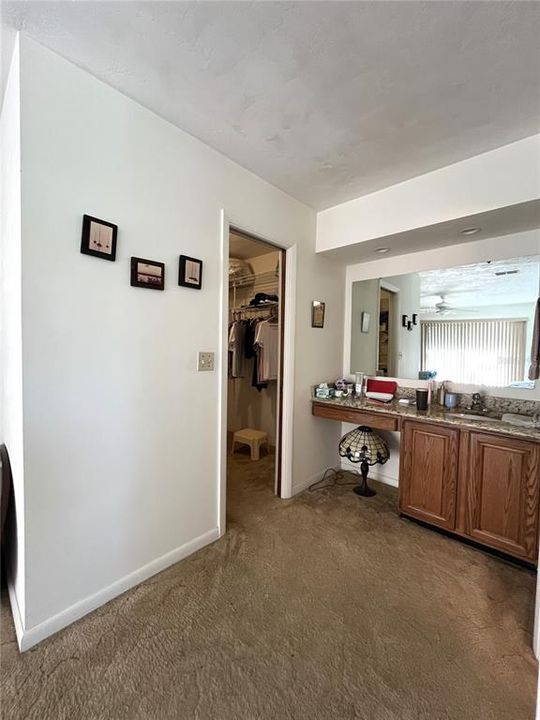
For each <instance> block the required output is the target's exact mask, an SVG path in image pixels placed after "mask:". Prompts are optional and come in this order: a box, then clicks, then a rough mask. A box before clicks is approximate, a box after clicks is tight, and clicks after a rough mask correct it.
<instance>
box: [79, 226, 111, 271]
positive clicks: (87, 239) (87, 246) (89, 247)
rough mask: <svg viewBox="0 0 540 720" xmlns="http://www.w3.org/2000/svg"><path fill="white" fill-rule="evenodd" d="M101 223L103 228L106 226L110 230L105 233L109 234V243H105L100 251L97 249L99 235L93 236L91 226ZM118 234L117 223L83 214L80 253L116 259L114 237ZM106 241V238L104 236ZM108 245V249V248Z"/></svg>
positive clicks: (104, 258) (93, 230)
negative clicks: (103, 248)
mask: <svg viewBox="0 0 540 720" xmlns="http://www.w3.org/2000/svg"><path fill="white" fill-rule="evenodd" d="M96 225H101V226H102V227H103V228H108V229H109V230H112V232H108V233H106V235H108V236H109V238H108V240H109V241H110V245H108V244H105V245H103V247H105V248H107V249H106V250H104V251H102V250H99V247H100V246H101V243H100V238H99V236H98V237H96V236H95V234H94V233H95V228H94V227H93V226H96ZM117 236H118V225H115V224H114V223H110V222H107V221H106V220H100V219H99V218H96V217H93V216H92V215H83V224H82V234H81V253H83V255H92V256H93V257H98V258H101V259H102V260H111V261H112V262H114V261H115V260H116V239H117ZM105 242H107V238H105ZM109 247H110V250H109V249H108V248H109Z"/></svg>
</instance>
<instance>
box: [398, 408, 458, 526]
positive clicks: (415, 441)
mask: <svg viewBox="0 0 540 720" xmlns="http://www.w3.org/2000/svg"><path fill="white" fill-rule="evenodd" d="M458 462H459V430H456V429H454V428H448V427H441V426H439V425H437V424H436V423H426V422H405V423H404V424H403V430H402V435H401V470H400V482H399V509H400V511H401V512H402V513H405V514H407V515H412V516H413V517H415V518H418V519H419V520H424V521H425V522H429V523H431V524H432V525H438V526H439V527H442V528H445V529H447V530H453V529H454V528H455V523H456V497H457V481H458Z"/></svg>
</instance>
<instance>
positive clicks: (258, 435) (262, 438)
mask: <svg viewBox="0 0 540 720" xmlns="http://www.w3.org/2000/svg"><path fill="white" fill-rule="evenodd" d="M237 443H238V444H240V445H249V447H250V450H251V459H252V460H258V459H259V457H260V449H261V445H266V451H267V452H268V433H265V432H263V431H262V430H252V429H251V428H244V429H243V430H238V431H237V432H235V433H234V435H233V441H232V451H231V455H234V451H235V450H236V445H237Z"/></svg>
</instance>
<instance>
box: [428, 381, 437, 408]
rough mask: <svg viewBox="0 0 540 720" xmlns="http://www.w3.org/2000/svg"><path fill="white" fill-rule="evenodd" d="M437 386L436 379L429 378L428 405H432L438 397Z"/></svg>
mask: <svg viewBox="0 0 540 720" xmlns="http://www.w3.org/2000/svg"><path fill="white" fill-rule="evenodd" d="M436 386H437V383H436V382H435V380H429V381H428V384H427V391H428V405H431V403H433V402H435V399H436V397H437V396H436V394H435V393H436Z"/></svg>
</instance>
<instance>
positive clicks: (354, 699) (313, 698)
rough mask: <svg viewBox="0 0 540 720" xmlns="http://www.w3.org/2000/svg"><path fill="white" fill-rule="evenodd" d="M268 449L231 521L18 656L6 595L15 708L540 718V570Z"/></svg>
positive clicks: (6, 709) (84, 712) (7, 681)
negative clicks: (310, 480)
mask: <svg viewBox="0 0 540 720" xmlns="http://www.w3.org/2000/svg"><path fill="white" fill-rule="evenodd" d="M270 466H271V458H264V459H263V460H261V461H260V462H259V463H253V464H252V463H251V462H250V460H249V459H248V458H247V457H246V456H238V457H237V459H236V460H235V461H234V472H233V473H232V475H233V477H232V478H231V481H230V493H229V499H230V503H229V515H230V524H229V532H228V533H227V535H226V537H224V538H223V539H222V540H220V541H219V542H217V543H215V544H214V545H212V546H211V547H209V548H206V549H204V550H202V551H201V552H199V553H197V554H196V555H195V556H193V557H191V558H189V559H188V560H186V561H184V562H182V563H179V564H178V565H176V566H175V567H173V568H171V569H169V570H167V571H165V572H163V573H161V574H160V575H158V576H156V577H154V578H152V579H151V580H149V581H148V582H145V583H144V584H142V585H141V586H139V587H138V588H136V589H135V590H132V591H130V592H128V593H126V594H125V595H123V596H122V597H120V598H118V599H117V600H115V601H113V602H111V603H109V604H108V605H106V606H105V607H103V608H101V609H100V610H98V611H96V612H94V613H93V614H92V615H90V616H88V617H87V618H85V619H83V620H81V621H80V622H78V623H76V624H75V625H74V626H71V627H70V628H68V629H66V630H64V631H63V632H61V633H59V634H58V635H56V636H55V637H52V638H49V639H48V640H46V641H45V642H43V643H42V644H41V645H38V646H37V647H35V648H34V649H32V650H30V651H28V652H27V653H25V654H24V655H22V656H21V655H19V654H18V651H17V648H16V644H15V638H14V632H13V628H12V624H11V617H10V615H9V609H8V604H7V598H6V597H5V595H4V597H3V599H2V658H1V672H2V675H1V682H2V688H1V689H2V717H4V718H9V719H10V720H16V719H19V718H20V719H21V720H22V719H23V718H24V720H49V719H51V720H64V719H65V720H84V719H85V718H92V719H93V720H94V719H97V718H103V719H107V720H120V719H123V718H129V719H130V720H133V719H138V718H141V719H142V718H145V719H146V718H160V719H161V718H164V719H169V718H171V719H174V720H187V719H191V718H193V719H201V720H203V719H204V720H257V719H259V718H260V719H264V720H286V719H288V718H291V719H294V720H304V719H306V720H307V719H309V720H312V719H317V718H321V719H323V718H324V719H325V720H342V719H343V720H344V719H349V718H350V719H351V720H352V719H353V718H356V719H357V718H362V719H365V720H383V719H384V720H387V719H388V720H389V719H392V720H443V719H451V720H468V719H469V718H470V719H471V720H487V719H488V718H489V719H490V720H532V718H533V717H534V696H535V685H536V671H537V666H536V662H535V660H534V658H533V654H532V651H531V649H530V644H531V629H532V608H533V599H534V585H535V577H534V575H533V574H532V573H531V572H529V571H527V570H522V569H520V568H516V567H513V566H511V565H508V564H505V563H503V562H501V561H500V560H497V559H495V558H492V557H490V556H488V555H486V554H484V553H482V552H481V551H477V550H474V549H472V548H470V547H467V546H465V545H463V544H461V543H459V542H457V541H455V540H450V539H447V538H445V537H442V536H441V535H439V534H437V533H434V532H432V531H430V530H427V529H425V528H422V527H419V526H418V525H415V524H413V523H411V522H409V521H406V520H400V519H399V518H398V516H397V515H396V511H395V495H394V492H393V491H392V490H390V489H386V488H384V487H381V486H377V489H378V490H379V494H378V495H377V496H376V497H374V498H370V499H359V498H357V497H356V496H355V495H353V494H352V493H351V492H350V490H347V489H339V490H328V491H324V492H322V493H317V494H315V493H313V494H309V493H304V494H303V495H302V496H301V497H299V498H297V499H293V500H291V501H281V500H278V499H277V498H274V497H273V495H272V491H271V477H270V472H269V470H270Z"/></svg>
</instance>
